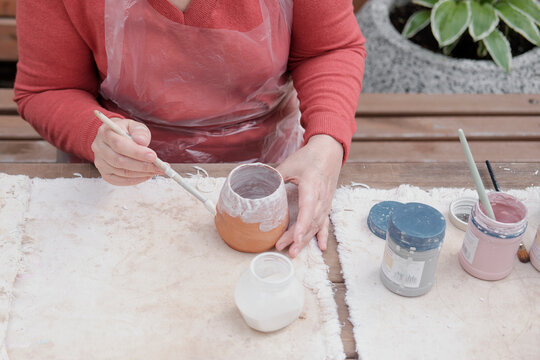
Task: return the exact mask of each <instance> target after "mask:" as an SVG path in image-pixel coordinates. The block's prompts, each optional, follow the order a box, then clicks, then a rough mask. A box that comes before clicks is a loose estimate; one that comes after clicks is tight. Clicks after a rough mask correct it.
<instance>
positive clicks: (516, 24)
mask: <svg viewBox="0 0 540 360" xmlns="http://www.w3.org/2000/svg"><path fill="white" fill-rule="evenodd" d="M495 11H497V14H499V17H500V18H501V19H502V20H503V21H504V22H505V23H506V25H508V26H509V27H511V28H512V29H513V30H514V31H516V32H518V33H520V34H521V35H522V36H523V37H524V38H525V39H527V40H529V41H530V42H532V43H533V44H535V45H538V46H540V31H539V30H538V27H537V26H536V25H535V23H534V22H533V21H532V20H531V18H529V17H528V16H525V15H523V14H522V13H521V12H520V11H519V10H516V9H515V8H514V7H512V6H511V5H510V4H509V3H507V2H506V1H501V2H498V3H497V4H495Z"/></svg>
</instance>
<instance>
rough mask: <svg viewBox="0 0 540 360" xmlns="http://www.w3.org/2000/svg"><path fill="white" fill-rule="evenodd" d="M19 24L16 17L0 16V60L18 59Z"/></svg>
mask: <svg viewBox="0 0 540 360" xmlns="http://www.w3.org/2000/svg"><path fill="white" fill-rule="evenodd" d="M18 58H19V55H18V50H17V26H16V23H15V19H14V18H0V61H17V59H18Z"/></svg>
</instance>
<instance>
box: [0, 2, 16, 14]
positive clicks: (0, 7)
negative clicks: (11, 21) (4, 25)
mask: <svg viewBox="0 0 540 360" xmlns="http://www.w3.org/2000/svg"><path fill="white" fill-rule="evenodd" d="M16 3H17V1H16V0H0V16H15V8H16Z"/></svg>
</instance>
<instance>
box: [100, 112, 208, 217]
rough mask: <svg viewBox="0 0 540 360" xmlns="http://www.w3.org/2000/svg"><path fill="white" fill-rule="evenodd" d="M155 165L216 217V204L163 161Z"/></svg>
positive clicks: (116, 128) (120, 132) (105, 120)
mask: <svg viewBox="0 0 540 360" xmlns="http://www.w3.org/2000/svg"><path fill="white" fill-rule="evenodd" d="M94 114H95V115H96V117H97V118H98V119H99V120H101V121H102V122H103V123H104V124H105V125H107V126H109V127H110V128H111V129H112V130H113V131H114V132H115V133H117V134H118V135H122V136H125V137H127V138H130V139H131V135H129V134H128V133H126V132H125V131H124V130H123V129H122V128H121V127H120V126H118V125H117V124H116V123H115V122H114V121H112V120H111V119H109V118H108V117H107V116H105V115H104V114H103V113H102V112H100V111H98V110H94ZM154 165H156V166H157V167H158V168H160V169H161V170H163V172H164V173H165V175H167V176H168V177H170V178H171V179H173V180H174V181H176V182H177V183H178V184H180V186H182V187H183V188H184V189H186V190H187V191H188V192H189V193H190V194H191V195H193V196H195V197H196V198H197V199H198V200H199V201H200V202H202V203H203V204H204V206H205V207H206V208H207V209H208V211H210V212H211V213H212V215H216V206H215V205H214V203H213V202H212V201H211V200H210V199H206V198H205V197H204V196H202V195H201V193H200V192H198V191H197V190H196V189H195V188H194V187H193V186H191V185H190V184H188V183H187V182H186V181H185V180H184V179H183V178H182V177H181V176H180V174H178V173H177V172H176V171H174V170H173V169H172V168H171V167H170V166H169V165H168V164H166V163H165V162H163V161H162V160H161V159H159V158H156V160H155V161H154Z"/></svg>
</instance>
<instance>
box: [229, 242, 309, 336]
mask: <svg viewBox="0 0 540 360" xmlns="http://www.w3.org/2000/svg"><path fill="white" fill-rule="evenodd" d="M234 300H235V303H236V306H237V307H238V310H239V311H240V313H241V314H242V317H243V318H244V320H245V321H246V323H247V324H248V325H249V326H250V327H252V328H253V329H255V330H258V331H263V332H270V331H276V330H279V329H281V328H284V327H285V326H287V325H289V324H290V323H292V322H293V321H294V320H296V319H297V318H298V316H299V315H300V313H301V312H302V308H303V307H304V286H303V285H302V284H301V283H300V281H299V280H298V279H297V278H296V276H295V274H294V266H293V264H292V262H291V260H289V258H287V257H286V256H284V255H282V254H279V253H275V252H265V253H262V254H259V255H257V256H256V257H255V258H253V260H251V265H250V267H249V268H248V269H247V270H246V271H245V272H244V273H243V274H242V276H241V277H240V279H239V280H238V283H237V284H236V288H235V292H234Z"/></svg>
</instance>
